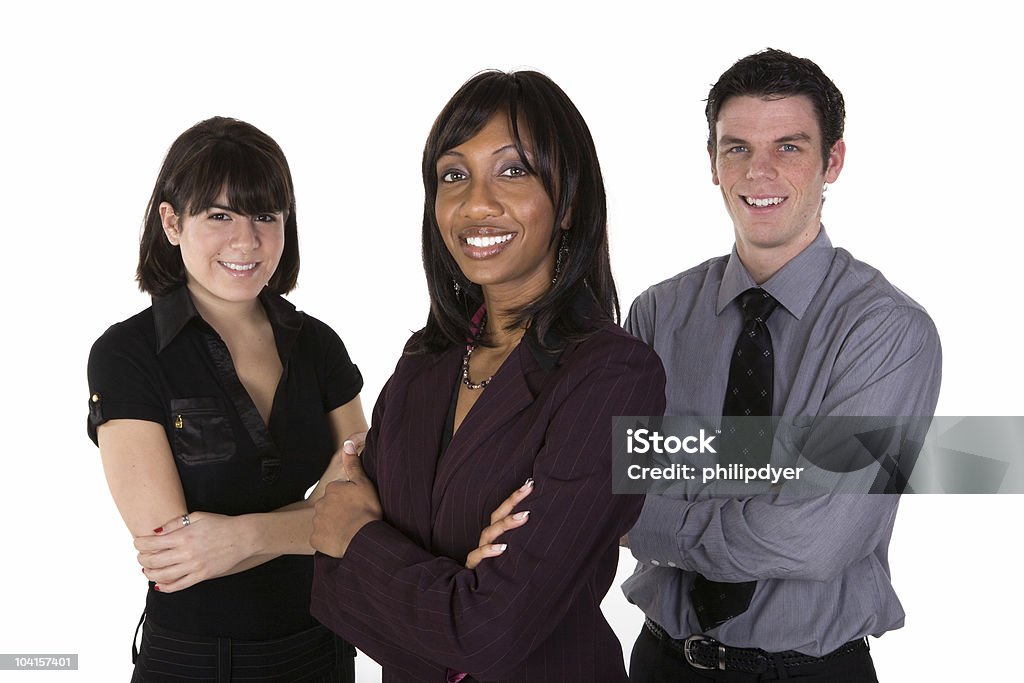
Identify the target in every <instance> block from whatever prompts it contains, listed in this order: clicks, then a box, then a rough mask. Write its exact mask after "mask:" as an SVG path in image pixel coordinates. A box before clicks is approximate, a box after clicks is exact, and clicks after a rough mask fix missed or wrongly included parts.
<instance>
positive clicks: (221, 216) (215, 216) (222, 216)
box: [206, 213, 231, 221]
mask: <svg viewBox="0 0 1024 683" xmlns="http://www.w3.org/2000/svg"><path fill="white" fill-rule="evenodd" d="M206 218H207V219H208V220H211V221H229V220H231V216H229V215H227V214H226V213H211V214H210V215H208V216H207V217H206Z"/></svg>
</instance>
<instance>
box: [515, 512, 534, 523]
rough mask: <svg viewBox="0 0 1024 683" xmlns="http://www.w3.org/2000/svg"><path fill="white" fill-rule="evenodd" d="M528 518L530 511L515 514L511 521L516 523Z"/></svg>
mask: <svg viewBox="0 0 1024 683" xmlns="http://www.w3.org/2000/svg"><path fill="white" fill-rule="evenodd" d="M529 516H530V511H529V510H523V511H522V512H517V513H516V514H514V515H512V519H514V520H516V521H517V522H518V521H520V520H523V519H526V518H527V517H529Z"/></svg>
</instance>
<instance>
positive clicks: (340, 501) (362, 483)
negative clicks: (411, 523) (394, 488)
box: [309, 441, 384, 557]
mask: <svg viewBox="0 0 1024 683" xmlns="http://www.w3.org/2000/svg"><path fill="white" fill-rule="evenodd" d="M341 450H342V453H341V458H342V466H343V467H342V469H343V475H342V477H341V478H339V479H337V480H335V481H332V482H330V483H329V484H327V487H326V489H325V491H324V495H323V497H322V498H320V500H319V501H317V503H316V506H315V508H314V510H315V513H314V514H313V535H312V536H311V537H310V539H309V543H310V545H312V546H313V548H314V549H315V550H319V551H320V552H322V553H324V554H325V555H330V556H331V557H343V556H344V555H345V551H347V550H348V546H349V543H351V542H352V538H353V537H355V535H356V534H357V533H358V532H359V530H360V529H362V528H363V526H364V525H366V524H368V523H369V522H373V521H375V520H378V519H382V518H383V516H384V515H383V511H382V510H381V505H380V497H379V496H378V495H377V487H376V486H374V485H373V482H372V481H370V479H369V478H368V477H367V476H366V472H364V471H363V465H362V463H361V462H360V461H359V456H358V455H357V454H356V453H357V450H356V444H355V443H353V442H352V441H346V442H345V443H344V445H343V446H342V448H341Z"/></svg>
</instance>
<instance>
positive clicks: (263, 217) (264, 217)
mask: <svg viewBox="0 0 1024 683" xmlns="http://www.w3.org/2000/svg"><path fill="white" fill-rule="evenodd" d="M252 219H253V220H254V221H256V222H257V223H273V222H274V221H276V220H277V214H276V213H258V214H256V215H255V216H253V217H252Z"/></svg>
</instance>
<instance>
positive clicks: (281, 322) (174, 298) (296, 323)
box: [153, 286, 302, 353]
mask: <svg viewBox="0 0 1024 683" xmlns="http://www.w3.org/2000/svg"><path fill="white" fill-rule="evenodd" d="M259 298H260V302H261V303H262V304H263V309H264V310H265V311H266V312H267V318H268V319H269V320H270V325H271V327H273V328H274V333H275V334H274V336H275V338H277V339H278V347H279V349H280V348H281V346H282V342H285V341H286V340H288V342H287V343H285V344H284V346H287V347H290V346H291V344H290V341H291V340H294V338H295V336H296V335H297V334H298V332H299V329H301V327H302V314H300V313H299V312H298V311H297V310H295V306H294V305H293V304H292V303H291V302H289V301H286V300H285V299H283V298H282V297H281V296H279V295H277V294H271V293H270V292H269V291H267V290H266V289H264V290H263V291H262V292H260V297H259ZM194 319H199V320H202V316H200V315H199V311H198V310H196V305H195V304H194V303H193V302H192V295H191V294H189V291H188V287H185V286H182V287H178V288H177V289H175V290H174V291H173V292H171V293H170V294H167V295H166V296H161V297H153V322H154V324H155V326H156V352H157V353H160V352H161V351H163V350H164V349H165V348H166V347H167V345H168V344H170V343H171V342H172V341H174V338H175V337H177V336H178V335H179V334H180V333H181V331H182V330H183V329H185V326H186V325H188V324H189V323H190V322H191V321H192V320H194ZM278 330H280V332H281V333H280V334H279V333H278Z"/></svg>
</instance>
